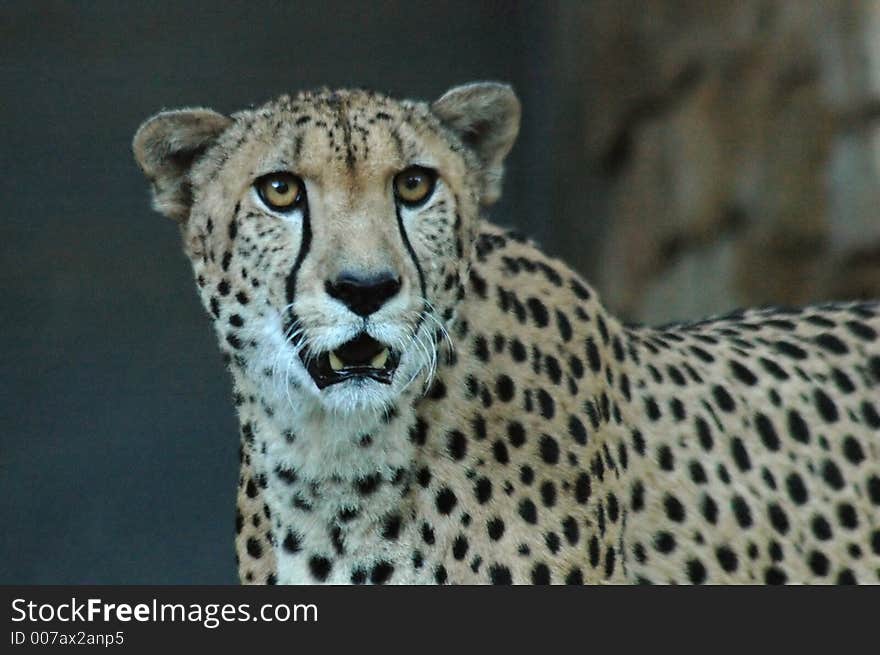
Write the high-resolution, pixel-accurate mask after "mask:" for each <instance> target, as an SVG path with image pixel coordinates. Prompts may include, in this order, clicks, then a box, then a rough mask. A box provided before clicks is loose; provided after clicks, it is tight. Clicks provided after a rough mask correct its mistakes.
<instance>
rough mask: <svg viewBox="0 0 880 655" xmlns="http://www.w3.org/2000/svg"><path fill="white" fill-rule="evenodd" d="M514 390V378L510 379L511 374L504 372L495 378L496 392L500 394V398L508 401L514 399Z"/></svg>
mask: <svg viewBox="0 0 880 655" xmlns="http://www.w3.org/2000/svg"><path fill="white" fill-rule="evenodd" d="M514 391H515V388H514V386H513V380H511V379H510V376H509V375H505V374H503V373H502V374H501V375H499V376H498V378H497V379H496V380H495V393H496V394H497V395H498V398H499V400H502V401H504V402H506V403H507V402H510V401H511V400H513V395H514Z"/></svg>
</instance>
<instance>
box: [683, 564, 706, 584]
mask: <svg viewBox="0 0 880 655" xmlns="http://www.w3.org/2000/svg"><path fill="white" fill-rule="evenodd" d="M687 575H688V580H689V581H690V583H691V584H703V583H704V582H705V581H706V567H705V566H703V563H702V562H701V561H700V560H698V559H691V560H688V563H687Z"/></svg>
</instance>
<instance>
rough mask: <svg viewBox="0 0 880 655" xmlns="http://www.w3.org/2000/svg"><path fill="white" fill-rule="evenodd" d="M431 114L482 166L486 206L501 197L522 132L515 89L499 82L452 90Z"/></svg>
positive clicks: (484, 203) (481, 199)
mask: <svg viewBox="0 0 880 655" xmlns="http://www.w3.org/2000/svg"><path fill="white" fill-rule="evenodd" d="M431 110H432V111H433V112H434V114H436V115H437V117H438V118H440V120H441V121H442V122H443V124H444V125H446V127H448V128H449V129H451V130H452V131H453V132H455V133H456V134H457V135H458V137H459V138H460V139H461V141H462V143H464V145H466V146H467V147H469V148H471V149H472V150H473V151H474V152H475V153H476V154H477V156H478V157H479V158H480V161H481V162H482V166H483V169H482V173H483V195H482V197H481V198H480V201H481V203H482V204H483V205H491V204H492V203H493V202H495V201H496V200H498V197H499V196H500V195H501V178H502V175H503V173H504V166H503V163H504V157H505V156H506V155H507V153H508V152H510V149H511V148H512V147H513V142H514V140H515V139H516V135H517V133H518V132H519V116H520V105H519V100H518V99H517V97H516V94H515V93H514V92H513V89H512V88H511V87H510V86H509V85H507V84H500V83H498V82H475V83H473V84H465V85H464V86H457V87H455V88H452V89H450V90H449V91H447V92H446V93H444V94H443V96H442V97H441V98H440V99H439V100H436V101H435V102H434V104H432V105H431Z"/></svg>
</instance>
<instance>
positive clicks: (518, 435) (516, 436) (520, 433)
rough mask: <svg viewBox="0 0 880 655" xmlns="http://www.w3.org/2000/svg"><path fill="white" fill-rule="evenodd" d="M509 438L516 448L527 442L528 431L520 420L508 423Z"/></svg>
mask: <svg viewBox="0 0 880 655" xmlns="http://www.w3.org/2000/svg"><path fill="white" fill-rule="evenodd" d="M507 440H508V441H510V445H511V446H513V447H514V448H519V447H520V446H522V445H523V444H524V443H525V442H526V431H525V429H524V428H523V426H522V423H520V422H519V421H511V422H510V423H508V424H507Z"/></svg>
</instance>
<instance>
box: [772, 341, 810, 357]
mask: <svg viewBox="0 0 880 655" xmlns="http://www.w3.org/2000/svg"><path fill="white" fill-rule="evenodd" d="M774 345H775V346H776V350H777V351H778V352H779V353H781V354H783V355H785V356H786V357H791V358H792V359H806V357H807V352H806V351H805V350H804V349H803V348H801V347H799V346H796V345H794V344H793V343H789V342H788V341H777V342H776V343H775V344H774Z"/></svg>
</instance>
